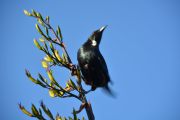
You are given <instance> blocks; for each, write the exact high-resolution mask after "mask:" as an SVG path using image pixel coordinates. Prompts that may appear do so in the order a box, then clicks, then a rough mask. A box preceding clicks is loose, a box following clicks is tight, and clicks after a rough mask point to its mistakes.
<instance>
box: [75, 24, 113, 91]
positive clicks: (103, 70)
mask: <svg viewBox="0 0 180 120" xmlns="http://www.w3.org/2000/svg"><path fill="white" fill-rule="evenodd" d="M106 27H107V26H103V27H101V28H100V29H98V30H96V31H94V32H93V33H92V35H91V36H90V37H89V38H88V40H87V41H86V42H85V43H84V44H83V45H82V47H81V48H80V49H79V50H78V53H77V59H78V64H79V67H80V70H81V73H82V75H83V78H84V82H85V83H86V84H87V85H90V86H91V90H92V91H94V90H95V89H96V88H98V87H103V88H105V90H106V91H107V92H108V93H110V94H111V95H112V92H111V90H110V88H109V87H108V82H110V77H109V73H108V68H107V65H106V62H105V60H104V58H103V56H102V54H101V52H100V51H99V44H100V42H101V38H102V34H103V31H104V30H105V28H106Z"/></svg>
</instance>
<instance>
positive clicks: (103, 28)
mask: <svg viewBox="0 0 180 120" xmlns="http://www.w3.org/2000/svg"><path fill="white" fill-rule="evenodd" d="M106 27H107V25H106V26H103V27H101V28H100V29H99V31H100V32H103V31H104V30H105V29H106Z"/></svg>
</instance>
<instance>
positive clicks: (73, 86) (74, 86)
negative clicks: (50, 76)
mask: <svg viewBox="0 0 180 120" xmlns="http://www.w3.org/2000/svg"><path fill="white" fill-rule="evenodd" d="M69 84H70V85H71V87H72V88H74V89H77V86H76V84H75V83H74V82H73V81H72V80H71V79H70V80H69Z"/></svg>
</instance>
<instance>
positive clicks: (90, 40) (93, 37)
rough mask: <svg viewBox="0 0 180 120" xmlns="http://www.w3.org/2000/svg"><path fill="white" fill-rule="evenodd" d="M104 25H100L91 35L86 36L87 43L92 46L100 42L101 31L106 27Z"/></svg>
mask: <svg viewBox="0 0 180 120" xmlns="http://www.w3.org/2000/svg"><path fill="white" fill-rule="evenodd" d="M106 27H107V25H106V26H103V27H101V28H100V29H98V30H96V31H94V32H93V33H92V35H91V36H90V37H89V38H88V41H87V42H88V43H90V44H91V45H92V46H99V44H100V42H101V37H102V34H103V31H104V30H105V29H106Z"/></svg>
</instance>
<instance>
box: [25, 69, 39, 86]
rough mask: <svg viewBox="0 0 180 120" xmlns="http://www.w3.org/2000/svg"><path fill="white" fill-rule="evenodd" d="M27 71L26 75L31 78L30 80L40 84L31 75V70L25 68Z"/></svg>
mask: <svg viewBox="0 0 180 120" xmlns="http://www.w3.org/2000/svg"><path fill="white" fill-rule="evenodd" d="M25 72H26V76H27V77H28V78H29V80H31V81H32V82H33V83H35V84H38V81H37V80H36V79H34V78H33V77H32V76H31V74H30V73H29V71H27V70H25Z"/></svg>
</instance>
